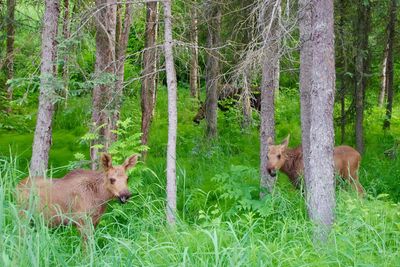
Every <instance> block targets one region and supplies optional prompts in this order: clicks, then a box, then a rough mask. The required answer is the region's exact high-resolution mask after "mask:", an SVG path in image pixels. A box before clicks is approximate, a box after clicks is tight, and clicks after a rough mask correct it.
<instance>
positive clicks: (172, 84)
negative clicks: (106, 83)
mask: <svg viewBox="0 0 400 267" xmlns="http://www.w3.org/2000/svg"><path fill="white" fill-rule="evenodd" d="M164 23H165V26H164V29H165V37H164V38H165V43H164V51H165V69H166V72H167V86H168V146H167V221H168V223H169V224H170V225H175V222H176V134H177V126H178V116H177V106H176V101H177V84H176V72H175V65H174V56H173V40H172V14H171V1H170V0H165V1H164Z"/></svg>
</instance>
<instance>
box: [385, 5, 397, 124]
mask: <svg viewBox="0 0 400 267" xmlns="http://www.w3.org/2000/svg"><path fill="white" fill-rule="evenodd" d="M396 1H397V0H392V1H391V6H390V19H389V25H388V32H389V36H388V51H387V62H386V75H385V76H386V88H387V105H386V119H385V121H384V123H383V129H389V128H390V120H391V118H392V107H393V95H394V90H393V78H394V77H393V76H394V75H393V71H394V66H393V63H394V55H393V47H394V40H395V34H396V15H397V3H396Z"/></svg>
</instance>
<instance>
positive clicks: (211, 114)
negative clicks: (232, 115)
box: [205, 1, 221, 138]
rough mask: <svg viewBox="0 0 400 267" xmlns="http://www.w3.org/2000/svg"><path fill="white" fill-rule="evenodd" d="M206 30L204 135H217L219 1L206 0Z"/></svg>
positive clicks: (211, 136)
mask: <svg viewBox="0 0 400 267" xmlns="http://www.w3.org/2000/svg"><path fill="white" fill-rule="evenodd" d="M207 9H208V10H207V13H208V15H209V17H208V32H207V46H208V49H209V51H208V52H207V58H206V62H207V63H206V93H207V96H206V112H205V113H206V121H207V129H206V136H207V137H208V138H215V137H216V136H217V105H218V84H219V71H220V70H219V61H220V60H219V52H218V50H217V48H218V47H219V46H220V43H221V41H220V34H221V7H220V5H219V3H215V2H213V1H207Z"/></svg>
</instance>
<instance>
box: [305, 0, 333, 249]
mask: <svg viewBox="0 0 400 267" xmlns="http://www.w3.org/2000/svg"><path fill="white" fill-rule="evenodd" d="M306 2H307V1H306ZM308 4H309V5H310V6H307V3H305V2H303V0H302V2H301V5H300V9H301V12H300V14H301V15H305V16H304V17H302V18H301V21H300V23H301V24H300V27H301V28H300V29H301V31H300V34H301V39H302V40H309V41H306V43H308V44H310V47H309V49H310V51H307V52H309V53H308V54H302V56H301V60H305V62H304V63H306V65H305V67H306V71H311V76H309V77H308V79H311V80H312V82H311V87H309V88H308V89H307V88H304V85H305V84H304V83H301V85H300V86H301V90H303V91H305V90H308V91H309V92H308V100H309V102H306V103H303V102H302V105H303V104H305V105H309V110H308V111H309V114H308V115H309V116H310V117H309V123H310V128H309V131H308V134H309V137H308V138H304V139H306V141H309V148H308V151H307V152H306V153H308V154H305V155H304V161H308V163H307V164H306V166H307V167H308V168H309V170H308V171H307V172H306V174H307V175H306V176H305V182H306V201H307V209H308V213H309V216H310V218H311V219H312V220H313V221H314V223H315V224H316V228H315V231H314V238H315V240H317V241H325V240H326V238H327V236H328V234H329V231H330V229H331V227H332V224H333V221H334V213H333V211H334V207H335V187H334V166H333V144H334V129H333V105H334V92H335V58H334V31H333V27H334V20H333V0H311V1H309V2H308ZM303 8H305V9H303ZM310 11H311V13H310ZM305 19H307V20H308V19H309V20H310V22H311V23H307V21H304V20H305ZM308 37H311V39H306V38H308ZM304 48H305V44H304V43H303V44H302V50H303V49H304ZM309 56H311V58H310V57H309ZM309 63H311V64H309ZM300 64H301V65H300V69H301V68H302V67H303V61H301V62H300ZM301 78H303V80H301V81H304V79H305V78H306V77H304V76H303V77H301ZM306 84H307V83H306ZM302 100H303V99H302ZM303 134H304V133H303ZM303 153H304V151H303Z"/></svg>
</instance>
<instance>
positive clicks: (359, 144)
mask: <svg viewBox="0 0 400 267" xmlns="http://www.w3.org/2000/svg"><path fill="white" fill-rule="evenodd" d="M370 20H371V7H370V4H369V3H367V4H365V1H363V0H359V2H358V19H357V25H356V34H357V38H356V39H357V40H356V42H357V43H356V51H357V55H356V62H355V66H356V73H355V78H356V80H355V83H356V84H355V86H356V129H355V130H356V148H357V150H358V152H360V153H361V154H362V153H363V152H364V126H363V124H364V98H365V90H366V87H367V77H366V75H367V72H368V71H369V49H368V36H369V31H370Z"/></svg>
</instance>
